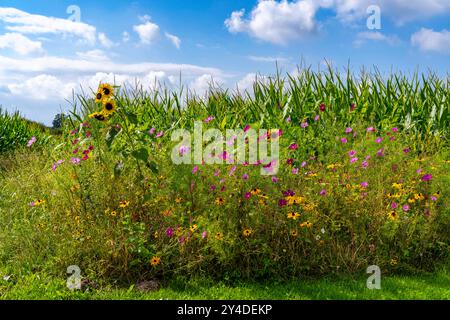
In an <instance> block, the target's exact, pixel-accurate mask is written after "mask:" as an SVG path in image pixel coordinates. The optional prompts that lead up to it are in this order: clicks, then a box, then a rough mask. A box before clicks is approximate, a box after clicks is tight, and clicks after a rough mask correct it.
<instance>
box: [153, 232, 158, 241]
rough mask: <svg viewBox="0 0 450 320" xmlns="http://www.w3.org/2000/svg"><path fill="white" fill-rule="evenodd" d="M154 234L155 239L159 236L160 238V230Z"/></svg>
mask: <svg viewBox="0 0 450 320" xmlns="http://www.w3.org/2000/svg"><path fill="white" fill-rule="evenodd" d="M153 236H154V237H155V239H158V238H159V232H158V231H155V233H154V234H153Z"/></svg>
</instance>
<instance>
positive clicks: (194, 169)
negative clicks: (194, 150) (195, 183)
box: [192, 166, 198, 174]
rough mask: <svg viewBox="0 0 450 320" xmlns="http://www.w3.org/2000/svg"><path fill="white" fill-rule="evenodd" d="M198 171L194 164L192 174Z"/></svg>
mask: <svg viewBox="0 0 450 320" xmlns="http://www.w3.org/2000/svg"><path fill="white" fill-rule="evenodd" d="M197 172H198V166H194V168H192V174H196V173H197Z"/></svg>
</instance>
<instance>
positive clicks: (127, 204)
mask: <svg viewBox="0 0 450 320" xmlns="http://www.w3.org/2000/svg"><path fill="white" fill-rule="evenodd" d="M129 205H130V202H129V201H120V203H119V207H120V208H122V209H124V208H126V207H128V206H129Z"/></svg>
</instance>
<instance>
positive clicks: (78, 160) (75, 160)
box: [70, 158, 81, 165]
mask: <svg viewBox="0 0 450 320" xmlns="http://www.w3.org/2000/svg"><path fill="white" fill-rule="evenodd" d="M70 162H72V164H74V165H78V164H80V162H81V159H80V158H72V159H70Z"/></svg>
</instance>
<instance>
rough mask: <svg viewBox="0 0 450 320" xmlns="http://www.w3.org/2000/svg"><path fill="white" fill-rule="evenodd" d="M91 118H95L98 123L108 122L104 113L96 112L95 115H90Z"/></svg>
mask: <svg viewBox="0 0 450 320" xmlns="http://www.w3.org/2000/svg"><path fill="white" fill-rule="evenodd" d="M89 118H91V119H92V118H94V119H96V120H98V121H105V120H106V116H105V114H104V113H103V112H94V113H93V114H90V115H89Z"/></svg>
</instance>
